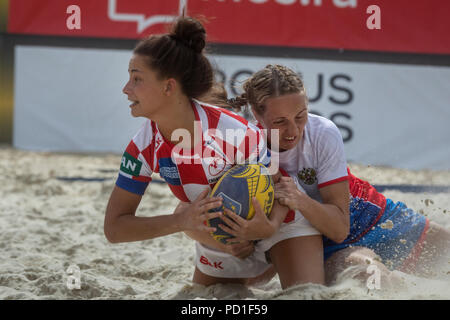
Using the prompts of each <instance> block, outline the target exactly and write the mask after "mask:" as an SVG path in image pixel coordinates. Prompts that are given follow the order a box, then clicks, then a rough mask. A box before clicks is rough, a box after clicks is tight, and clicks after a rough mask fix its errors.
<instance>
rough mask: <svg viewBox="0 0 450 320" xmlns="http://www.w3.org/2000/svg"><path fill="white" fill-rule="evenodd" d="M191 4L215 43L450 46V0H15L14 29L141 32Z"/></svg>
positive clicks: (416, 49)
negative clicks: (202, 18) (449, 32)
mask: <svg viewBox="0 0 450 320" xmlns="http://www.w3.org/2000/svg"><path fill="white" fill-rule="evenodd" d="M183 10H184V12H185V13H186V14H187V15H191V16H202V17H204V18H205V19H206V20H207V21H208V23H206V29H207V32H208V36H209V38H208V40H209V41H211V42H215V43H224V44H241V45H242V44H245V45H267V46H281V47H305V48H322V49H345V50H367V51H384V52H404V53H430V54H450V41H448V30H450V19H448V13H449V12H450V1H448V0H432V1H410V0H395V1H393V0H376V1H372V0H165V1H160V0H135V1H125V0H96V1H91V0H77V1H73V0H14V1H11V2H10V4H9V20H8V32H10V33H19V34H34V35H56V36H67V37H72V36H73V37H100V38H132V39H138V38H143V37H145V36H148V35H149V34H154V33H161V32H165V31H167V27H168V24H167V23H168V22H170V21H172V20H173V19H174V17H176V16H178V15H180V14H181V13H182V12H183Z"/></svg>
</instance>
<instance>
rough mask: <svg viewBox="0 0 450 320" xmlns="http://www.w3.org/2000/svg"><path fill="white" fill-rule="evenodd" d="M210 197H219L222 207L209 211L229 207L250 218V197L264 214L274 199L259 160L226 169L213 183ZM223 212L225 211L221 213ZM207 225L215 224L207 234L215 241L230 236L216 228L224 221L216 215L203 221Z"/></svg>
mask: <svg viewBox="0 0 450 320" xmlns="http://www.w3.org/2000/svg"><path fill="white" fill-rule="evenodd" d="M210 197H222V199H223V202H222V206H221V207H218V208H214V209H212V210H210V212H217V211H223V210H224V207H225V208H227V209H230V210H231V211H233V212H234V213H236V214H237V215H239V216H240V217H242V218H244V219H247V220H250V219H252V218H253V216H254V215H255V209H254V208H253V204H252V198H253V197H256V199H257V201H258V202H259V204H260V205H261V208H262V210H263V212H264V213H265V214H266V215H269V214H270V211H271V210H272V206H273V202H274V187H273V181H272V177H271V176H270V175H269V171H268V169H267V168H266V167H265V166H264V165H263V164H261V163H257V164H241V165H235V166H234V167H232V168H231V169H230V170H228V171H227V172H226V173H225V174H224V175H223V176H222V177H221V178H220V180H219V181H218V182H217V183H216V185H215V186H214V188H213V190H212V192H211V194H210ZM224 214H225V212H224ZM207 224H208V226H211V227H215V228H216V231H215V232H212V233H211V235H212V236H213V238H214V239H216V240H217V241H220V242H222V243H226V240H227V239H230V238H234V236H233V235H231V234H229V233H228V232H225V231H224V230H222V229H220V228H219V224H225V225H226V223H225V222H224V221H223V220H222V219H220V218H214V219H210V220H208V221H207Z"/></svg>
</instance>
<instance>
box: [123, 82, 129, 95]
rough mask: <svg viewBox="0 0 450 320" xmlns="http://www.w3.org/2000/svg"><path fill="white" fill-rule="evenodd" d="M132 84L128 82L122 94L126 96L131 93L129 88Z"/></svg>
mask: <svg viewBox="0 0 450 320" xmlns="http://www.w3.org/2000/svg"><path fill="white" fill-rule="evenodd" d="M129 83H130V82H127V83H126V84H125V86H124V87H123V89H122V92H123V93H124V94H126V95H128V94H129V93H130V90H129V88H128V84H129Z"/></svg>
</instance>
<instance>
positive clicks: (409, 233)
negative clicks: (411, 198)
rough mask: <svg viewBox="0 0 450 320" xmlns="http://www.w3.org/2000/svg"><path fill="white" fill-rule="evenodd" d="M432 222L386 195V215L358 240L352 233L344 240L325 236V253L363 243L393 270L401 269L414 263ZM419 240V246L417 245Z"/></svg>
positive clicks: (326, 256)
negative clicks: (334, 239) (332, 239)
mask: <svg viewBox="0 0 450 320" xmlns="http://www.w3.org/2000/svg"><path fill="white" fill-rule="evenodd" d="M352 214H354V213H353V212H350V215H352ZM358 214H359V212H358ZM351 220H354V219H351ZM428 224H429V221H428V219H427V218H426V217H424V216H423V215H421V214H419V213H416V212H414V211H413V210H412V209H409V208H407V207H406V205H405V204H404V203H402V202H397V203H394V202H393V201H392V200H390V199H386V208H385V210H384V213H383V215H382V216H381V217H380V219H379V220H378V221H377V222H376V224H375V225H374V226H373V227H372V228H371V229H370V230H369V231H367V233H365V234H364V235H363V236H362V237H361V238H359V239H358V240H356V241H355V240H354V239H353V238H352V237H351V236H349V237H348V238H347V239H346V240H345V241H344V242H343V243H339V244H338V243H335V242H332V241H330V240H329V239H327V238H325V239H326V241H325V239H324V257H325V259H328V258H329V257H330V256H331V255H332V254H333V253H335V252H337V251H339V250H341V249H344V248H348V247H354V246H361V247H366V248H369V249H372V250H373V251H374V252H375V253H376V254H378V255H379V256H380V257H381V259H382V262H383V263H384V264H385V265H386V266H387V267H388V268H390V269H391V270H393V269H399V268H401V267H402V266H405V264H406V263H407V262H408V264H409V263H411V261H410V259H412V258H413V257H412V256H413V255H414V256H416V255H418V254H420V248H418V247H421V245H422V243H423V241H424V238H425V236H426V231H427V229H428ZM418 244H419V246H416V245H418ZM415 258H417V257H415Z"/></svg>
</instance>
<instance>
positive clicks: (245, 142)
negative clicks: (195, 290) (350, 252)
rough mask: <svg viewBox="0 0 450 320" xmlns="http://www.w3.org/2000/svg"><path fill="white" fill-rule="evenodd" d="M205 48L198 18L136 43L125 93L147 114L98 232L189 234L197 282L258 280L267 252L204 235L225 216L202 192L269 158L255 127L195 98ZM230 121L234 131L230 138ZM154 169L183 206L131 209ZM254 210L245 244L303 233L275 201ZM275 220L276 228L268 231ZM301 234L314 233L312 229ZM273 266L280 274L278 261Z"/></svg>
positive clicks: (206, 71)
mask: <svg viewBox="0 0 450 320" xmlns="http://www.w3.org/2000/svg"><path fill="white" fill-rule="evenodd" d="M204 46H205V30H204V28H203V26H202V25H201V24H200V23H199V22H198V21H197V20H195V19H191V18H185V17H183V18H180V19H178V20H177V22H176V23H175V24H174V28H173V31H172V32H171V33H169V34H163V35H158V36H151V37H150V38H148V39H144V40H142V41H141V42H140V43H139V44H138V45H137V46H136V48H135V49H134V55H133V57H132V58H131V60H130V63H129V70H128V71H129V75H130V79H129V81H128V82H127V84H126V85H125V87H124V89H123V92H124V93H125V94H126V95H127V96H128V99H129V100H130V101H131V102H132V104H131V105H130V108H131V113H132V115H133V116H135V117H145V118H148V119H149V120H148V121H147V122H145V123H144V125H143V126H142V128H141V130H140V131H139V132H138V133H137V134H136V135H135V137H134V138H133V139H132V141H131V142H130V143H129V145H128V147H127V148H126V150H125V153H124V155H123V157H122V161H121V166H120V171H119V176H118V178H117V181H116V186H115V188H114V189H113V191H112V194H111V197H110V200H109V202H108V206H107V209H106V214H105V224H104V232H105V235H106V237H107V239H108V240H109V241H110V242H112V243H116V242H128V241H140V240H146V239H151V238H155V237H160V236H164V235H168V234H172V233H175V232H181V231H184V232H187V233H189V234H190V235H191V236H192V237H193V238H194V239H196V240H198V241H199V243H197V245H196V248H197V257H196V270H195V273H194V281H195V282H197V283H201V284H213V283H218V282H241V283H247V280H248V278H253V279H254V280H256V279H257V278H258V277H264V276H265V274H266V272H267V273H269V274H270V273H271V272H272V271H271V265H270V263H268V261H267V260H266V258H265V256H264V251H265V250H263V251H260V253H261V254H260V255H258V256H256V255H253V256H251V257H248V258H247V259H240V258H238V257H235V256H233V255H232V254H230V253H229V252H228V251H229V250H230V249H229V248H232V247H233V245H228V246H225V247H223V246H222V245H221V244H220V243H219V242H217V241H215V240H214V239H213V238H212V237H211V235H210V232H212V231H215V228H211V227H208V226H207V225H206V224H205V222H206V221H207V220H208V219H211V218H215V217H219V216H221V217H223V213H220V212H214V213H208V211H209V210H210V209H213V208H216V207H219V206H220V205H221V199H218V198H207V195H208V193H209V191H210V190H211V189H212V186H213V185H214V183H215V182H216V181H217V180H218V179H219V178H220V176H221V175H223V174H224V173H225V171H226V170H228V169H229V168H230V167H231V166H232V165H234V164H237V163H243V162H249V163H256V162H260V163H263V164H265V165H267V164H268V163H269V158H270V157H269V154H268V152H267V147H266V144H265V141H264V139H263V137H262V135H261V132H260V130H259V129H258V128H257V127H256V126H254V125H253V124H251V123H248V121H247V120H245V119H243V118H241V117H239V116H237V115H235V114H233V113H231V112H229V111H226V110H221V109H220V108H217V107H214V106H210V105H205V104H202V103H199V102H198V101H196V100H195V98H197V97H199V96H201V95H202V94H204V93H205V92H207V91H208V90H209V89H210V88H211V86H212V82H213V72H212V68H211V65H210V63H209V62H208V60H207V59H206V57H205V56H204V55H203V48H204ZM230 129H232V130H235V131H236V135H234V136H233V135H232V136H231V137H229V136H228V130H230ZM229 138H230V139H229ZM154 173H159V174H160V176H161V177H162V178H163V179H164V180H165V181H166V182H167V183H168V185H169V186H170V188H171V191H172V192H173V193H174V195H175V196H176V197H177V198H179V199H180V200H181V201H183V202H184V204H183V205H182V206H179V207H177V209H176V210H175V212H174V213H175V214H169V215H158V216H152V217H137V216H136V215H135V213H136V209H137V207H138V206H139V203H140V201H141V198H142V195H143V193H144V192H145V189H146V188H147V186H148V184H149V182H151V179H152V178H151V175H152V174H154ZM257 209H258V208H257ZM259 209H260V210H258V212H257V214H256V215H255V217H256V216H259V217H261V216H262V217H264V219H260V220H262V221H261V222H262V223H261V224H260V225H259V227H258V228H257V229H249V230H247V231H248V232H246V233H245V234H244V235H243V236H245V241H244V242H243V244H244V247H245V246H249V247H250V248H252V246H253V243H252V242H249V241H247V240H256V239H264V240H262V241H260V242H259V245H260V246H261V247H267V249H268V248H270V247H272V246H274V245H275V243H277V242H279V241H282V240H283V239H285V238H289V237H293V236H297V235H299V234H302V233H304V230H303V229H300V228H295V227H293V226H294V225H295V224H296V223H297V222H298V221H299V220H298V219H293V220H292V221H289V225H287V226H286V227H283V226H282V223H283V220H284V219H285V218H286V214H287V213H288V209H287V208H286V207H283V206H281V205H280V204H279V203H278V201H276V203H275V204H274V207H273V209H272V213H271V216H270V219H267V218H266V216H265V215H264V214H262V210H261V208H259ZM294 216H295V215H294ZM288 218H289V216H288ZM254 220H255V221H257V220H258V219H254ZM225 221H226V218H225ZM229 222H230V227H231V228H233V223H232V222H231V220H230V221H229ZM237 223H239V221H237ZM285 224H287V223H285ZM280 226H281V228H282V229H283V230H284V231H283V232H281V233H280V232H277V233H275V232H276V231H277V230H278V228H280ZM307 232H312V233H313V234H318V232H317V231H316V230H315V229H314V228H312V227H309V229H308V230H307ZM222 249H223V250H222ZM306 253H308V252H306ZM297 256H301V255H299V254H297ZM303 257H304V259H302V260H303V261H309V259H308V258H309V257H308V256H306V255H305V256H303ZM218 259H220V260H218ZM312 260H314V258H312ZM315 260H316V261H318V262H319V263H320V265H319V268H314V269H315V270H322V269H323V263H322V261H320V259H317V258H316V259H315ZM312 265H314V264H313V263H311V262H310V263H309V264H308V266H312ZM311 268H313V267H311ZM320 268H322V269H320ZM278 272H279V273H280V274H283V270H281V269H280V270H279V271H278ZM320 281H322V279H320Z"/></svg>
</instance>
